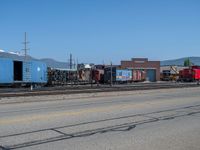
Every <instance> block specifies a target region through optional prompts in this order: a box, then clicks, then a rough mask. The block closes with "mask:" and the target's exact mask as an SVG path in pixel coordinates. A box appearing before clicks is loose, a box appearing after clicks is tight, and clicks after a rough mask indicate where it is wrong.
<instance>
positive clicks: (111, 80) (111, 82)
mask: <svg viewBox="0 0 200 150" xmlns="http://www.w3.org/2000/svg"><path fill="white" fill-rule="evenodd" d="M112 84H113V76H112V61H111V62H110V86H112Z"/></svg>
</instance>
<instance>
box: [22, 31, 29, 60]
mask: <svg viewBox="0 0 200 150" xmlns="http://www.w3.org/2000/svg"><path fill="white" fill-rule="evenodd" d="M23 44H24V49H23V50H24V57H25V61H26V60H27V51H28V50H29V48H27V45H28V44H29V42H28V41H27V36H26V32H25V33H24V42H23Z"/></svg>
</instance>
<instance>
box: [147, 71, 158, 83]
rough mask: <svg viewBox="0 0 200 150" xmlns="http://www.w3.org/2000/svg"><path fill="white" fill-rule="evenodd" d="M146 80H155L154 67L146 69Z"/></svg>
mask: <svg viewBox="0 0 200 150" xmlns="http://www.w3.org/2000/svg"><path fill="white" fill-rule="evenodd" d="M146 77H147V80H148V81H150V82H155V81H156V70H155V69H147V76H146Z"/></svg>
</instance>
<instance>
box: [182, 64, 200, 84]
mask: <svg viewBox="0 0 200 150" xmlns="http://www.w3.org/2000/svg"><path fill="white" fill-rule="evenodd" d="M179 79H180V80H181V81H199V80H200V67H199V66H192V67H191V68H189V69H183V70H181V71H179Z"/></svg>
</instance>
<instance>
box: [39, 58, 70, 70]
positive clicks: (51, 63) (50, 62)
mask: <svg viewBox="0 0 200 150" xmlns="http://www.w3.org/2000/svg"><path fill="white" fill-rule="evenodd" d="M40 61H42V62H45V63H46V64H47V66H48V67H51V68H63V69H66V68H69V64H68V63H65V62H59V61H56V60H54V59H51V58H43V59H40Z"/></svg>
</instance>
